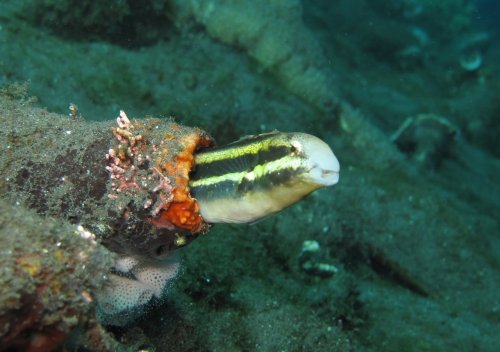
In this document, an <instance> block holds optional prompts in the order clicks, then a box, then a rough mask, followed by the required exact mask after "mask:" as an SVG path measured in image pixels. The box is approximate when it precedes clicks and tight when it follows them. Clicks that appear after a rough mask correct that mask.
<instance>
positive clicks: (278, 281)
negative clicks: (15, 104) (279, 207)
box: [0, 0, 500, 351]
mask: <svg viewBox="0 0 500 352" xmlns="http://www.w3.org/2000/svg"><path fill="white" fill-rule="evenodd" d="M133 3H134V2H133V1H124V0H122V1H108V2H102V3H101V2H95V1H71V0H66V1H51V0H38V1H35V0H31V1H29V0H25V1H17V0H3V1H2V2H1V3H0V84H1V85H2V86H5V85H8V84H11V83H13V82H21V83H23V82H27V83H28V89H29V93H30V94H31V95H33V96H36V97H37V98H38V102H37V105H36V106H40V107H44V108H46V109H47V110H49V111H51V112H56V113H60V114H64V115H66V114H67V113H68V105H69V103H75V104H77V105H78V107H79V112H80V113H81V115H82V116H83V118H86V119H89V120H105V119H112V118H114V117H115V116H116V115H117V112H118V110H119V109H124V110H125V111H127V113H128V114H129V116H134V117H140V116H145V115H150V114H151V115H155V116H164V117H168V116H174V117H175V118H176V120H177V121H179V122H180V123H183V124H186V125H193V126H199V127H201V128H203V129H204V130H206V131H209V132H210V133H211V134H212V135H213V136H214V137H215V139H216V140H217V141H218V143H220V144H224V143H227V142H229V141H232V140H235V139H237V138H238V137H240V136H243V135H247V134H256V133H261V132H264V131H271V130H274V129H278V130H282V131H302V132H307V133H311V134H314V135H317V136H318V137H320V138H322V139H324V140H325V141H326V142H327V143H328V144H330V145H331V147H332V149H333V150H334V152H335V153H336V155H337V156H338V158H339V160H340V163H341V176H340V182H339V184H338V185H336V186H334V187H333V188H328V189H323V190H320V191H318V192H316V193H314V194H312V195H311V196H309V197H307V198H306V199H305V200H303V201H302V202H300V203H298V204H297V205H295V206H293V207H291V208H289V209H286V210H285V211H283V212H282V213H280V214H278V215H276V216H273V217H270V218H268V219H266V220H264V221H261V222H259V223H257V224H253V225H245V226H236V225H234V226H233V225H231V226H229V225H220V226H216V227H215V228H214V229H213V230H212V231H211V232H210V233H209V234H208V235H206V236H203V237H202V238H200V239H199V240H197V241H195V242H194V243H192V244H190V245H189V246H188V247H186V248H185V249H183V250H182V270H181V274H180V275H179V277H178V279H177V280H176V282H175V284H174V285H173V286H172V287H170V288H169V292H168V293H167V294H166V299H165V300H164V301H162V302H157V303H156V304H155V305H154V307H153V308H152V309H149V310H148V311H146V312H145V314H144V317H143V319H138V320H136V321H133V322H131V323H130V324H129V325H127V326H126V327H122V328H110V329H109V331H110V332H111V333H113V334H115V335H114V336H115V338H116V339H117V340H119V341H121V342H122V343H123V346H130V350H138V349H140V348H142V349H143V350H150V351H153V350H156V351H498V350H500V328H499V326H500V294H499V292H500V220H499V219H500V182H499V181H500V160H499V158H500V147H499V145H500V144H499V143H498V139H499V138H500V120H499V113H500V100H499V99H498V97H499V96H500V49H499V48H500V45H499V43H500V42H499V32H498V31H499V27H496V28H495V27H494V24H495V18H494V15H492V14H494V13H495V4H494V2H493V1H492V2H488V1H480V2H477V3H476V2H474V1H466V0H447V1H439V2H437V1H430V0H421V1H418V0H406V1H367V0H366V1H363V0H355V1H336V2H330V1H326V0H325V1H320V0H314V1H302V2H300V1H296V0H288V1H287V0H281V1H264V0H262V1H250V0H242V1H229V0H226V1H224V0H220V1H208V0H207V1H181V0H179V1H166V0H163V1H156V2H154V1H145V2H143V5H142V6H141V7H140V8H137V6H133V5H131V4H133ZM496 10H498V7H497V8H496ZM471 56H472V57H473V58H475V59H476V60H477V59H478V57H479V58H480V59H481V63H480V64H479V66H478V67H474V68H471V67H470V66H467V65H468V64H470V62H467V59H468V58H470V57H471ZM476 64H477V62H476ZM35 111H36V110H35ZM419 115H420V116H427V119H414V120H413V124H410V125H409V127H408V129H409V130H408V131H407V132H406V133H408V136H406V137H404V136H403V134H401V138H400V139H398V140H397V141H394V138H392V139H391V136H394V133H395V132H396V131H397V130H398V128H399V127H400V126H401V125H402V124H403V122H404V121H405V120H406V119H407V118H409V117H416V116H419ZM450 131H452V136H451V137H450V136H449V134H450ZM396 142H399V146H398V143H396ZM1 230H2V229H0V231H1ZM1 235H2V236H8V234H7V233H5V232H1ZM34 235H36V234H34ZM306 240H315V241H317V242H318V243H319V244H320V252H319V253H318V254H317V255H316V257H315V258H316V259H315V260H317V261H318V262H321V263H327V264H330V265H334V266H335V267H336V268H337V269H338V271H337V273H336V274H335V275H333V276H328V277H322V276H320V275H315V274H312V273H308V272H306V271H304V270H303V269H302V268H301V265H300V255H301V250H302V245H303V242H304V241H306Z"/></svg>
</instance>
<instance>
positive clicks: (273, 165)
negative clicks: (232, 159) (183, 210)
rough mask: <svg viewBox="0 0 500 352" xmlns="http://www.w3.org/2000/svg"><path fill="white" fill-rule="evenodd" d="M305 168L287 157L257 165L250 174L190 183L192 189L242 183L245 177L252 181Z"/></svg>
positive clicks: (290, 157)
mask: <svg viewBox="0 0 500 352" xmlns="http://www.w3.org/2000/svg"><path fill="white" fill-rule="evenodd" d="M301 166H303V160H302V159H301V158H299V157H296V156H286V157H283V158H281V159H278V160H273V161H270V162H267V163H264V164H262V165H256V166H255V167H254V169H253V170H252V171H250V172H248V171H244V172H233V173H228V174H224V175H220V176H213V177H207V178H203V179H200V180H195V181H191V182H190V186H191V187H198V186H210V185H213V184H216V183H219V182H224V181H233V182H238V183H239V182H240V181H241V180H242V179H243V178H244V177H248V178H249V179H250V181H253V180H256V179H259V178H262V177H265V176H266V174H268V173H271V172H274V171H278V170H282V169H288V168H290V167H291V168H294V169H298V168H299V167H301Z"/></svg>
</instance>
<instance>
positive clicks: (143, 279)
mask: <svg viewBox="0 0 500 352" xmlns="http://www.w3.org/2000/svg"><path fill="white" fill-rule="evenodd" d="M114 268H115V270H116V271H117V272H119V273H120V272H121V273H124V274H129V276H127V277H124V276H121V275H119V274H109V281H108V285H107V286H106V288H105V289H104V290H102V291H101V292H100V293H99V294H98V295H97V303H98V313H99V314H98V316H99V319H100V321H101V323H103V324H106V325H116V326H122V325H125V324H127V323H128V322H130V321H131V320H133V319H134V318H137V317H139V316H140V315H142V314H144V312H145V311H146V310H145V309H144V308H145V307H146V306H147V304H148V303H149V302H150V301H151V299H152V298H153V297H156V298H161V297H162V296H163V295H164V293H165V291H166V289H167V287H168V283H169V282H170V281H171V280H173V279H174V278H175V277H176V276H177V274H178V272H179V262H178V261H177V260H176V259H175V258H171V257H169V258H168V259H166V260H161V261H160V260H151V259H150V258H147V259H146V258H142V257H137V256H122V257H121V258H119V259H118V260H117V261H116V262H115V265H114Z"/></svg>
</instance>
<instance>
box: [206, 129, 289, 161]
mask: <svg viewBox="0 0 500 352" xmlns="http://www.w3.org/2000/svg"><path fill="white" fill-rule="evenodd" d="M284 137H287V136H286V135H279V134H277V133H275V132H271V133H269V139H265V140H260V141H255V142H253V143H250V144H247V145H243V146H239V147H238V146H231V144H229V146H231V148H227V149H222V150H214V151H213V152H212V151H207V152H205V153H200V154H198V155H196V164H207V163H211V162H214V161H219V160H224V159H235V158H238V157H241V156H244V155H247V154H258V153H260V152H262V151H267V150H269V149H270V148H271V147H283V146H289V145H290V141H289V140H288V138H284ZM235 143H238V142H235Z"/></svg>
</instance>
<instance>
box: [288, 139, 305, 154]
mask: <svg viewBox="0 0 500 352" xmlns="http://www.w3.org/2000/svg"><path fill="white" fill-rule="evenodd" d="M290 152H291V153H292V154H293V155H295V156H297V155H300V154H301V153H302V144H301V143H300V142H299V141H292V142H291V143H290Z"/></svg>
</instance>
